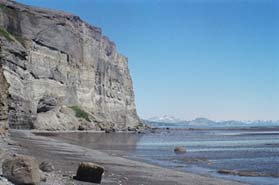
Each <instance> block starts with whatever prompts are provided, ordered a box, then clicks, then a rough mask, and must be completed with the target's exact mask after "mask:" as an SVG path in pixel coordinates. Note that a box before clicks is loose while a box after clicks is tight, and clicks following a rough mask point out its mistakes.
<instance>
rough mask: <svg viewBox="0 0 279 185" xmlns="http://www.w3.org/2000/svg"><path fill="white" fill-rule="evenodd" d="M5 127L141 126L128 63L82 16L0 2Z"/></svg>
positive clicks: (0, 121) (0, 103)
mask: <svg viewBox="0 0 279 185" xmlns="http://www.w3.org/2000/svg"><path fill="white" fill-rule="evenodd" d="M0 125H2V126H5V125H8V126H9V127H10V128H17V129H47V130H70V129H73V130H74V129H97V130H98V129H105V128H116V129H125V128H128V127H137V126H139V125H140V120H139V118H138V116H137V112H136V107H135V103H134V92H133V87H132V80H131V77H130V74H129V69H128V61H127V58H126V57H124V56H122V55H121V54H119V53H117V51H116V47H115V44H114V43H113V42H112V41H110V40H109V39H108V38H107V37H106V36H103V35H102V32H101V29H100V28H97V27H94V26H91V25H89V24H87V23H85V22H84V21H82V20H81V19H80V18H79V17H78V16H75V15H71V14H67V13H64V12H59V11H52V10H45V9H40V8H35V7H30V6H26V5H22V4H19V3H16V2H13V1H9V0H0Z"/></svg>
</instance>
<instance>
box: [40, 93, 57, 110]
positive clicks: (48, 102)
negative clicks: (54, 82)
mask: <svg viewBox="0 0 279 185" xmlns="http://www.w3.org/2000/svg"><path fill="white" fill-rule="evenodd" d="M56 106H57V100H56V99H55V98H53V97H50V96H47V97H43V98H42V99H40V101H39V103H38V108H37V113H41V112H47V111H50V110H52V109H54V108H55V107H56Z"/></svg>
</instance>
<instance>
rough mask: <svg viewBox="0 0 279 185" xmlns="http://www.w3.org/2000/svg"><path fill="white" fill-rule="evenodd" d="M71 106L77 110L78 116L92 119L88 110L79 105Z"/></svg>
mask: <svg viewBox="0 0 279 185" xmlns="http://www.w3.org/2000/svg"><path fill="white" fill-rule="evenodd" d="M70 108H71V109H72V110H73V111H75V113H76V117H78V118H83V119H86V120H87V121H90V119H89V114H88V113H87V112H85V111H84V110H82V109H81V108H80V107H78V106H71V107H70Z"/></svg>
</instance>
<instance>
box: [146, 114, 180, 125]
mask: <svg viewBox="0 0 279 185" xmlns="http://www.w3.org/2000/svg"><path fill="white" fill-rule="evenodd" d="M147 120H148V121H151V122H160V123H180V122H183V120H181V119H179V118H176V117H174V116H171V115H164V116H161V117H157V116H156V117H152V118H149V119H147Z"/></svg>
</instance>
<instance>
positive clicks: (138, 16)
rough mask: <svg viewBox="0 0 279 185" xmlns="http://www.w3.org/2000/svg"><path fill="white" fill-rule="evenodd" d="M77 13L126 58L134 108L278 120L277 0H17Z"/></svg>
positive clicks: (186, 116)
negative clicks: (106, 37) (99, 31)
mask: <svg viewBox="0 0 279 185" xmlns="http://www.w3.org/2000/svg"><path fill="white" fill-rule="evenodd" d="M18 2H22V3H26V4H30V5H36V6H41V7H47V8H51V9H59V10H64V11H67V12H71V13H74V14H76V15H79V16H80V17H81V18H82V19H83V20H85V21H87V22H88V23H90V24H92V25H95V26H98V27H101V28H102V30H103V33H104V34H105V35H107V36H109V37H110V39H111V40H113V41H114V42H115V43H116V45H117V48H118V51H119V52H120V53H122V54H124V55H125V56H127V57H128V58H129V67H130V71H131V74H132V78H133V82H134V89H135V95H136V105H137V109H138V113H139V115H140V116H141V117H142V118H148V117H152V116H156V115H164V114H170V115H173V116H176V117H179V118H182V119H193V118H195V117H207V118H210V119H215V120H227V119H238V120H257V119H267V120H271V119H272V120H279V21H278V20H279V3H278V1H277V2H276V0H274V1H272V0H184V1H183V0H176V1H175V0H174V1H171V0H149V1H148V0H134V1H129V0H59V1H57V0H18Z"/></svg>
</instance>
